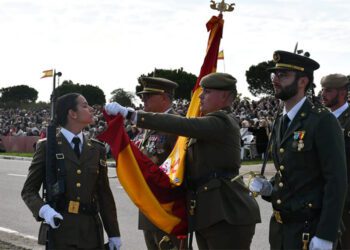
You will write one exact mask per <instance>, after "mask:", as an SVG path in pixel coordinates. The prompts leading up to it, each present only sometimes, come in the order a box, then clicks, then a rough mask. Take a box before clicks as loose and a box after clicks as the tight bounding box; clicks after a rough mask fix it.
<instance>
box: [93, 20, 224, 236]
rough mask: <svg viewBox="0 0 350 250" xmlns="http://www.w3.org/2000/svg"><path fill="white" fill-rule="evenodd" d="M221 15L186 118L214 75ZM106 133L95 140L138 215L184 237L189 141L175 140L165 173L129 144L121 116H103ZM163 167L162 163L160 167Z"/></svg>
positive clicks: (214, 22)
mask: <svg viewBox="0 0 350 250" xmlns="http://www.w3.org/2000/svg"><path fill="white" fill-rule="evenodd" d="M223 24H224V20H223V18H222V15H221V14H220V15H219V16H217V17H216V16H213V17H212V18H211V19H210V20H209V22H208V23H207V25H206V27H207V30H208V31H210V34H209V40H208V46H207V50H206V55H205V58H204V63H203V65H202V67H201V70H200V74H199V77H198V78H197V81H196V84H195V86H194V88H193V93H192V99H191V103H190V106H189V108H188V112H187V115H186V116H187V117H196V116H199V115H200V112H199V105H200V100H199V95H200V94H201V92H202V89H201V87H200V85H199V83H200V81H201V79H202V77H204V76H205V75H207V74H209V73H212V72H215V71H216V65H217V58H218V52H219V46H220V40H221V37H222V32H223ZM104 115H105V117H106V120H107V123H108V129H107V130H106V131H104V132H103V133H102V134H100V135H99V136H98V139H99V140H101V141H105V142H107V143H108V144H109V145H110V147H111V151H112V154H113V156H114V158H115V159H116V164H117V175H118V178H119V181H120V183H121V184H122V186H123V187H124V189H125V191H126V192H127V194H128V195H129V197H130V199H131V200H132V201H133V202H134V203H135V204H136V206H137V207H138V208H139V209H140V210H141V212H142V213H143V214H144V215H145V216H147V218H148V219H149V220H150V221H151V222H152V223H153V224H154V225H156V226H157V227H158V228H159V229H161V230H163V231H164V232H166V233H169V234H174V235H178V236H182V235H186V234H187V226H188V224H187V212H186V198H185V195H186V194H185V191H184V190H183V186H182V185H181V184H182V183H183V178H184V171H185V166H184V161H185V153H186V145H187V140H188V138H186V137H178V140H177V142H176V144H175V147H174V149H173V151H172V152H171V154H170V155H169V157H168V159H167V160H166V161H165V162H170V163H171V167H170V171H169V172H168V173H164V172H163V170H162V169H164V168H161V167H159V166H157V165H155V164H154V163H153V162H152V161H151V160H150V159H148V158H147V157H146V156H145V155H144V154H142V153H141V152H140V150H139V149H138V148H137V147H136V146H135V145H134V144H133V143H132V142H131V141H130V139H129V137H128V136H127V134H126V132H125V130H124V123H123V118H122V117H121V116H116V117H111V116H108V115H107V114H106V113H105V114H104ZM163 164H164V163H163Z"/></svg>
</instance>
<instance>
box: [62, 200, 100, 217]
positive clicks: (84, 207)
mask: <svg viewBox="0 0 350 250" xmlns="http://www.w3.org/2000/svg"><path fill="white" fill-rule="evenodd" d="M57 208H58V211H59V212H67V213H70V214H86V215H96V214H97V213H98V208H97V204H96V203H95V202H92V203H82V202H79V201H72V200H70V201H60V202H59V203H58V206H57Z"/></svg>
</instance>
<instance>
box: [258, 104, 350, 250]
mask: <svg viewBox="0 0 350 250" xmlns="http://www.w3.org/2000/svg"><path fill="white" fill-rule="evenodd" d="M281 121H282V116H280V117H279V118H278V119H277V120H276V123H275V126H274V137H273V140H272V157H273V161H274V165H275V168H276V170H277V174H276V175H275V177H274V178H273V179H272V184H273V192H272V195H271V196H270V197H265V198H266V199H267V200H269V201H271V203H272V207H273V208H274V209H275V210H277V211H279V212H280V213H281V214H284V215H285V216H284V217H286V216H288V217H291V218H289V219H292V221H286V219H285V221H284V222H283V224H280V223H278V222H277V220H276V218H275V217H274V216H272V218H271V221H270V244H271V248H272V249H282V248H283V249H301V248H302V233H309V234H310V240H311V238H312V237H313V236H314V235H316V236H317V237H318V238H321V239H324V240H328V241H332V242H335V241H336V239H337V237H338V230H339V227H340V221H341V214H342V210H343V205H344V199H345V194H346V189H347V184H346V161H345V150H344V138H343V134H342V131H341V128H340V126H339V123H338V121H337V120H336V118H335V117H334V115H333V114H331V113H330V112H329V111H328V110H326V109H325V108H324V107H322V106H313V105H312V104H311V102H309V101H308V100H306V101H305V103H304V104H303V106H302V107H301V108H300V110H299V111H298V113H297V114H296V116H295V117H294V119H293V120H292V122H291V124H290V125H289V127H288V129H287V131H286V133H285V134H284V136H281V134H280V129H281ZM294 217H295V218H297V219H293V218H294ZM300 218H302V219H300ZM304 218H305V219H304ZM310 218H311V219H310ZM283 220H284V218H283V217H282V221H283ZM300 220H301V221H300ZM305 221H307V223H306V222H305Z"/></svg>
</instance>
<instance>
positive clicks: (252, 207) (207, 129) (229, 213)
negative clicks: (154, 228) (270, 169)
mask: <svg viewBox="0 0 350 250" xmlns="http://www.w3.org/2000/svg"><path fill="white" fill-rule="evenodd" d="M137 116H138V117H137V126H139V127H143V128H149V129H153V130H161V131H164V132H168V133H173V134H177V135H181V136H186V137H190V138H191V139H190V141H189V144H188V152H187V160H186V177H187V180H188V184H193V183H195V182H196V181H197V180H200V179H202V180H203V178H204V179H205V178H206V177H208V176H210V175H211V174H212V173H214V172H220V173H222V172H226V173H232V174H234V175H237V174H238V171H239V167H240V134H239V126H238V123H237V122H236V121H235V120H234V119H233V118H232V117H230V116H229V115H228V112H227V111H224V110H220V111H217V112H212V113H210V114H207V115H205V116H203V117H198V118H190V119H188V118H185V117H179V116H175V115H170V114H158V113H145V112H138V114H137ZM195 191H196V192H197V202H196V208H195V214H194V225H193V226H194V230H199V229H203V228H208V227H210V226H211V225H213V224H216V223H218V222H220V221H226V222H228V223H229V224H232V225H253V224H256V223H258V222H260V212H259V207H258V205H257V203H256V201H255V200H254V198H252V197H251V196H250V195H249V193H248V191H247V190H246V189H245V188H244V187H243V184H242V182H231V181H230V179H229V178H219V177H218V178H209V180H208V181H206V182H205V183H204V184H202V185H199V186H197V187H196V190H195ZM228 237H232V236H228Z"/></svg>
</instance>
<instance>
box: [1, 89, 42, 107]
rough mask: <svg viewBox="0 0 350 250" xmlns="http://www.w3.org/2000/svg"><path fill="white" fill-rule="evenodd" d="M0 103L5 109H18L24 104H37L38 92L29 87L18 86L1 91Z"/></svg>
mask: <svg viewBox="0 0 350 250" xmlns="http://www.w3.org/2000/svg"><path fill="white" fill-rule="evenodd" d="M0 94H1V97H0V103H1V104H2V106H4V107H18V106H20V105H23V104H28V103H35V101H36V99H38V91H36V89H34V88H31V87H29V86H27V85H18V86H13V87H7V88H2V89H0Z"/></svg>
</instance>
